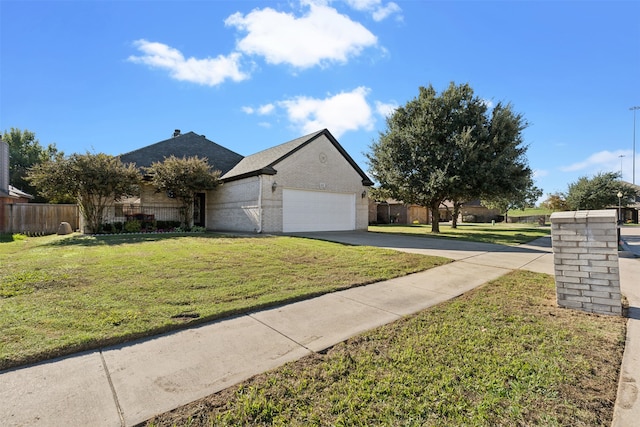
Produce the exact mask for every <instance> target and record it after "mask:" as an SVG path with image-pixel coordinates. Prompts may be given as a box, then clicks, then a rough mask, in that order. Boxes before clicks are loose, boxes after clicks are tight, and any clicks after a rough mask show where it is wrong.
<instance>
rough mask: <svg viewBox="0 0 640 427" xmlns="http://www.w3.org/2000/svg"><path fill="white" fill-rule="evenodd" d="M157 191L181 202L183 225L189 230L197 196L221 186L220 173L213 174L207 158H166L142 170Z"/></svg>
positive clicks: (214, 172)
mask: <svg viewBox="0 0 640 427" xmlns="http://www.w3.org/2000/svg"><path fill="white" fill-rule="evenodd" d="M145 171H146V173H147V175H148V176H149V177H150V178H151V184H152V185H153V186H154V187H155V189H156V192H158V193H166V194H167V195H168V196H169V197H175V198H176V199H178V200H179V201H180V202H181V203H182V209H181V212H182V215H183V217H182V225H183V226H184V227H186V228H191V225H192V222H193V203H194V201H195V197H196V194H197V193H198V192H200V191H204V190H213V189H214V188H216V187H217V186H218V185H220V171H214V170H212V169H211V166H209V163H208V162H207V159H201V158H199V157H184V158H178V157H175V156H173V155H172V156H170V157H166V158H165V159H164V161H163V162H155V163H153V164H152V165H151V166H149V167H148V168H145Z"/></svg>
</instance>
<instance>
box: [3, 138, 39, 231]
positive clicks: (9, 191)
mask: <svg viewBox="0 0 640 427" xmlns="http://www.w3.org/2000/svg"><path fill="white" fill-rule="evenodd" d="M30 200H33V196H32V195H31V194H27V193H25V192H24V191H21V190H18V189H17V188H15V187H14V186H12V185H10V184H9V144H8V143H6V142H5V141H2V140H0V232H5V231H7V230H9V229H10V227H9V224H8V222H9V219H10V218H11V217H12V215H11V213H10V211H9V208H11V207H12V206H7V207H6V208H5V206H6V205H15V204H17V203H28V202H29V201H30Z"/></svg>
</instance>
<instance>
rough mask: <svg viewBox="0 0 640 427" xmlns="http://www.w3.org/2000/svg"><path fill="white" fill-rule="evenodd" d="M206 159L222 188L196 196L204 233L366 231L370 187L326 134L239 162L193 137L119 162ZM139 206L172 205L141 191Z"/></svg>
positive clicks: (134, 153)
mask: <svg viewBox="0 0 640 427" xmlns="http://www.w3.org/2000/svg"><path fill="white" fill-rule="evenodd" d="M170 155H175V156H176V157H185V156H186V157H191V156H198V157H200V158H207V159H208V162H209V164H210V165H212V167H213V168H214V169H217V170H220V171H221V180H222V182H223V185H221V186H219V187H218V188H216V189H215V190H212V191H207V192H203V193H201V194H199V197H198V199H197V200H196V206H195V209H194V223H195V224H200V225H203V226H205V227H206V228H207V229H209V230H225V231H242V232H255V233H279V232H298V231H330V230H335V231H337V230H366V228H367V225H368V210H367V209H368V205H367V203H368V198H367V194H368V191H367V190H368V187H370V186H371V185H373V183H372V182H371V180H370V179H369V178H368V177H367V176H366V174H365V173H364V172H363V171H362V169H360V167H359V166H358V165H357V164H356V163H355V162H354V160H353V159H352V158H351V156H349V154H348V153H347V152H346V151H345V150H344V148H343V147H342V146H341V145H340V144H339V143H338V141H337V140H336V139H335V138H334V137H333V135H331V133H330V132H329V131H328V130H327V129H324V130H321V131H318V132H314V133H312V134H309V135H306V136H303V137H301V138H297V139H294V140H292V141H289V142H286V143H284V144H281V145H278V146H276V147H273V148H270V149H267V150H264V151H261V152H259V153H256V154H253V155H251V156H247V157H243V156H241V155H240V154H237V153H235V152H233V151H231V150H229V149H227V148H224V147H222V146H220V145H218V144H216V143H214V142H212V141H209V140H208V139H206V138H205V137H204V136H201V135H197V134H195V133H193V132H188V133H186V134H181V133H180V131H178V130H176V132H175V133H174V137H173V138H170V139H168V140H165V141H161V142H158V143H156V144H153V145H150V146H147V147H144V148H141V149H139V150H135V151H132V152H130V153H127V154H123V155H122V156H120V159H121V160H122V161H123V162H124V163H135V164H136V165H137V166H138V167H143V166H149V165H151V163H153V162H156V161H160V162H161V161H163V160H164V158H165V157H168V156H170ZM139 203H140V204H141V205H147V204H167V205H172V204H173V205H176V204H177V202H176V201H175V200H173V199H170V198H169V197H167V195H165V194H158V193H155V192H154V190H153V189H152V188H151V187H150V186H144V188H143V190H142V191H141V194H140V200H139Z"/></svg>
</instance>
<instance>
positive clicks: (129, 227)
mask: <svg viewBox="0 0 640 427" xmlns="http://www.w3.org/2000/svg"><path fill="white" fill-rule="evenodd" d="M141 229H142V224H140V221H138V220H137V219H134V220H133V221H127V222H125V223H124V230H125V231H126V232H127V233H138V232H140V230H141Z"/></svg>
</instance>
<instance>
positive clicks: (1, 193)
mask: <svg viewBox="0 0 640 427" xmlns="http://www.w3.org/2000/svg"><path fill="white" fill-rule="evenodd" d="M7 190H8V191H7ZM7 190H3V189H0V197H8V198H10V199H33V196H32V195H31V194H29V193H25V192H24V191H22V190H18V189H17V188H16V187H14V186H13V185H10V186H9V188H8V189H7Z"/></svg>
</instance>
